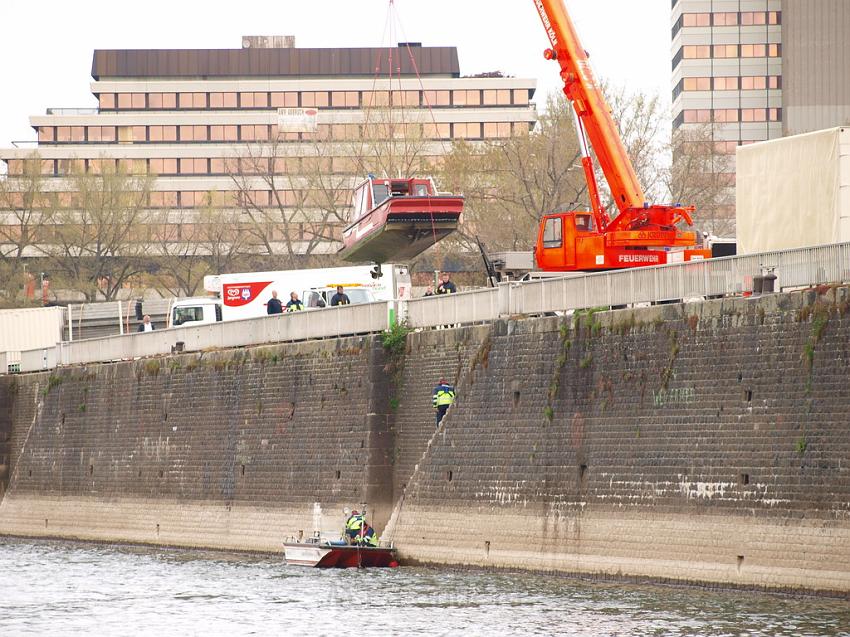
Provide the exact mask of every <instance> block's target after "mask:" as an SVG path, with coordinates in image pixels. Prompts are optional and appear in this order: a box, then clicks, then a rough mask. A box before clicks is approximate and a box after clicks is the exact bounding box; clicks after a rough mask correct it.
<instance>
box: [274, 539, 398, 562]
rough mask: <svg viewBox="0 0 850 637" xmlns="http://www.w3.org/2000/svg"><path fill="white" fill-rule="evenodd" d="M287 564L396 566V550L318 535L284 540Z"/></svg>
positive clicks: (389, 547)
mask: <svg viewBox="0 0 850 637" xmlns="http://www.w3.org/2000/svg"><path fill="white" fill-rule="evenodd" d="M283 552H284V556H285V558H286V563H287V564H294V565H297V566H312V567H314V568H375V567H389V568H394V567H396V566H398V559H397V557H396V550H395V548H393V547H391V546H354V545H351V544H346V543H345V542H344V541H343V540H326V539H323V538H319V537H311V538H307V539H306V540H305V541H303V542H300V541H296V540H294V539H293V540H291V541H287V542H284V543H283Z"/></svg>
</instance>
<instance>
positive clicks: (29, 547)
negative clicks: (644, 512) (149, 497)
mask: <svg viewBox="0 0 850 637" xmlns="http://www.w3.org/2000/svg"><path fill="white" fill-rule="evenodd" d="M47 634H50V635H81V634H83V635H158V636H159V635H204V636H206V635H228V636H232V635H334V636H340V635H345V636H346V637H347V636H348V635H356V636H357V637H361V636H362V637H367V636H368V637H372V636H375V635H464V636H470V635H488V636H489V637H501V636H503V635H576V636H585V635H587V636H591V635H592V636H594V637H595V636H606V635H622V636H632V635H729V636H734V637H743V636H747V637H754V636H757V635H759V636H760V635H764V636H775V635H788V636H794V637H798V636H803V635H850V604H848V603H847V602H846V601H839V600H830V599H822V598H791V597H781V596H774V595H765V594H757V593H744V592H734V591H730V592H712V591H705V590H701V589H691V588H684V587H682V588H679V587H665V586H647V585H627V584H616V583H597V582H588V581H581V580H575V579H569V578H565V577H551V576H542V575H527V574H517V573H497V574H493V573H485V572H468V571H455V570H450V569H430V568H404V567H402V568H399V569H369V570H359V571H358V570H356V569H352V570H314V569H309V568H303V567H294V566H285V565H284V564H283V563H282V560H281V559H278V558H273V557H256V556H245V555H231V554H221V553H207V552H198V551H183V550H159V549H149V548H134V547H113V546H103V545H89V544H76V543H66V542H40V541H24V540H9V539H4V538H0V635H3V636H4V637H5V636H8V635H47Z"/></svg>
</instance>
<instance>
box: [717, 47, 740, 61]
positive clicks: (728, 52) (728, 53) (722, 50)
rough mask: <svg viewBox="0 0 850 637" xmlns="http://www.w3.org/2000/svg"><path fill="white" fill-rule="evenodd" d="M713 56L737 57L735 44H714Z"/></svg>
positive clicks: (721, 57) (718, 57)
mask: <svg viewBox="0 0 850 637" xmlns="http://www.w3.org/2000/svg"><path fill="white" fill-rule="evenodd" d="M714 57H715V58H717V59H724V58H736V57H738V45H737V44H716V45H715V46H714Z"/></svg>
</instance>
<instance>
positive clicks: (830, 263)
mask: <svg viewBox="0 0 850 637" xmlns="http://www.w3.org/2000/svg"><path fill="white" fill-rule="evenodd" d="M768 270H770V271H772V272H773V273H774V274H775V275H776V277H777V279H776V285H777V286H778V288H777V289H779V290H782V289H789V288H802V287H807V286H811V285H818V284H823V283H840V282H846V281H850V243H841V244H833V245H827V246H818V247H814V248H800V249H795V250H784V251H776V252H766V253H762V254H753V255H745V256H738V257H724V258H718V259H709V260H707V261H691V262H688V263H679V264H672V265H663V266H655V267H641V268H636V269H631V270H619V271H612V272H600V273H595V274H584V275H578V276H565V277H562V278H555V279H545V280H540V281H528V282H524V283H508V284H501V285H500V286H499V287H498V288H496V289H492V288H491V289H487V290H476V291H474V292H462V293H460V294H451V295H445V296H440V297H429V298H427V299H416V300H415V301H408V302H407V304H406V305H407V309H406V312H404V313H403V314H401V315H402V316H405V317H406V319H407V322H408V323H409V324H410V326H411V327H414V328H429V327H437V326H441V325H456V324H463V323H478V322H486V321H491V320H494V319H497V318H499V317H500V316H510V315H535V314H545V313H551V312H566V311H570V310H581V309H585V308H592V307H625V306H634V305H640V304H648V303H663V302H670V301H687V300H694V299H705V298H713V297H719V296H726V295H740V294H747V293H750V292H752V290H753V277H755V276H760V275H761V274H763V273H764V272H766V271H768Z"/></svg>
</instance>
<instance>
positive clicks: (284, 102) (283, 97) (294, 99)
mask: <svg viewBox="0 0 850 637" xmlns="http://www.w3.org/2000/svg"><path fill="white" fill-rule="evenodd" d="M271 104H272V107H274V108H296V107H297V106H298V93H296V92H294V91H287V92H286V93H272V96H271Z"/></svg>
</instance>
